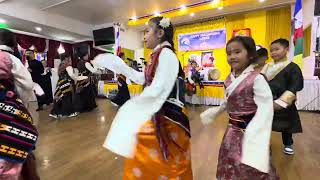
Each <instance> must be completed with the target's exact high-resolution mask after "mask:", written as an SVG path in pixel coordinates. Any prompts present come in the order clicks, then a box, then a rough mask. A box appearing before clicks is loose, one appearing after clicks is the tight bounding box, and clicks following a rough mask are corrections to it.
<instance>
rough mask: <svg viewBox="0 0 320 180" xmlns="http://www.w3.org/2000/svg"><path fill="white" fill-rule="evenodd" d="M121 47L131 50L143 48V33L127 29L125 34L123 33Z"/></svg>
mask: <svg viewBox="0 0 320 180" xmlns="http://www.w3.org/2000/svg"><path fill="white" fill-rule="evenodd" d="M120 46H121V47H123V48H126V49H131V50H137V49H141V48H143V36H142V33H141V32H140V31H136V30H133V29H125V30H124V32H122V31H121V34H120Z"/></svg>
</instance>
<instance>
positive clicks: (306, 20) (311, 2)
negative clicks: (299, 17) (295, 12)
mask: <svg viewBox="0 0 320 180" xmlns="http://www.w3.org/2000/svg"><path fill="white" fill-rule="evenodd" d="M314 6H315V0H302V13H303V28H307V27H308V26H310V25H311V24H312V22H313V16H314Z"/></svg>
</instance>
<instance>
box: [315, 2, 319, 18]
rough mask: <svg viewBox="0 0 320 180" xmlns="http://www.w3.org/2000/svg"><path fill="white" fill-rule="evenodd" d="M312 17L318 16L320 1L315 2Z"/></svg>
mask: <svg viewBox="0 0 320 180" xmlns="http://www.w3.org/2000/svg"><path fill="white" fill-rule="evenodd" d="M314 15H315V16H320V0H315V5H314Z"/></svg>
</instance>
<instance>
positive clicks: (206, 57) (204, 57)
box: [201, 51, 215, 68]
mask: <svg viewBox="0 0 320 180" xmlns="http://www.w3.org/2000/svg"><path fill="white" fill-rule="evenodd" d="M214 60H215V58H214V54H213V51H206V52H202V53H201V66H202V67H204V68H205V67H213V66H214Z"/></svg>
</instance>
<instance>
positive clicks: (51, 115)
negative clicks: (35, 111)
mask: <svg viewBox="0 0 320 180" xmlns="http://www.w3.org/2000/svg"><path fill="white" fill-rule="evenodd" d="M49 116H50V117H52V118H55V119H58V115H55V114H49Z"/></svg>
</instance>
